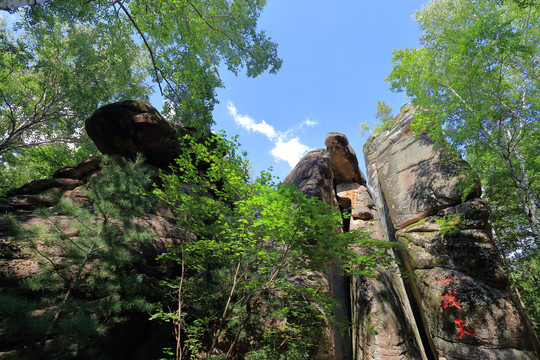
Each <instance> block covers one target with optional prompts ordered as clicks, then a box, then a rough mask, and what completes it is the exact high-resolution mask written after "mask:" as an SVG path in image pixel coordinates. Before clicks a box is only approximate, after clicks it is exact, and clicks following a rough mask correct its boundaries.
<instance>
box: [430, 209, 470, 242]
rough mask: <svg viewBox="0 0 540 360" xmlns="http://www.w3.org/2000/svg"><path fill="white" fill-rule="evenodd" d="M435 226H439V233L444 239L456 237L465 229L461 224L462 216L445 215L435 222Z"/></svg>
mask: <svg viewBox="0 0 540 360" xmlns="http://www.w3.org/2000/svg"><path fill="white" fill-rule="evenodd" d="M435 224H439V225H440V226H441V229H440V230H439V231H440V233H441V235H442V236H444V237H454V236H457V235H459V232H460V231H461V230H463V229H464V227H465V226H464V223H463V214H450V215H445V216H443V217H441V218H440V219H438V220H436V221H435Z"/></svg>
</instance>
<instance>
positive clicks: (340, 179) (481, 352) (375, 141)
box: [0, 101, 540, 360]
mask: <svg viewBox="0 0 540 360" xmlns="http://www.w3.org/2000/svg"><path fill="white" fill-rule="evenodd" d="M413 119H414V109H413V108H412V107H410V106H405V107H404V108H403V109H402V111H401V113H400V114H399V116H398V118H397V119H396V124H395V125H394V126H393V127H392V128H391V129H389V130H387V131H385V132H383V133H381V134H379V135H377V136H372V137H371V138H370V139H369V140H368V142H367V143H366V145H365V146H364V155H365V159H366V164H367V178H368V180H369V184H370V186H369V187H368V185H367V183H366V178H365V177H364V175H363V174H362V172H361V171H360V169H359V167H358V160H357V156H356V154H355V152H354V150H353V149H352V147H351V146H350V144H349V141H348V139H347V137H346V136H345V135H343V134H339V133H329V134H327V135H326V138H325V145H326V148H325V149H317V150H312V151H310V152H309V153H307V154H306V155H305V156H304V157H303V158H302V159H301V160H300V162H299V163H298V164H297V165H296V167H295V168H294V169H293V170H292V171H291V173H290V174H289V175H288V176H287V177H286V178H285V181H284V182H285V183H293V184H295V185H296V186H297V188H298V189H299V191H301V192H303V193H305V194H306V195H308V196H310V197H318V198H320V199H321V200H323V201H324V202H326V203H327V204H329V205H330V206H331V207H334V208H338V207H339V208H340V209H341V210H343V211H347V212H350V215H351V216H350V218H348V219H344V221H343V227H342V229H336V231H357V230H362V231H369V232H371V234H372V237H373V238H376V239H378V240H380V241H385V242H388V241H391V242H394V243H396V244H400V246H395V247H394V249H393V250H391V251H389V253H388V254H389V256H390V257H394V258H395V259H397V260H399V263H400V265H401V266H400V267H398V265H393V266H378V267H377V268H376V276H374V277H364V276H355V277H351V278H349V277H344V276H343V275H340V274H339V272H337V271H329V272H328V273H327V274H325V275H326V279H325V280H321V281H325V285H326V284H327V283H328V284H329V285H330V291H331V292H332V295H333V296H334V298H335V299H336V300H337V301H338V303H339V304H340V307H341V308H340V309H339V311H340V312H341V315H343V316H344V317H346V318H347V319H349V320H350V323H351V327H350V329H347V331H345V332H341V331H340V329H338V328H331V327H327V328H326V329H325V331H322V332H321V334H322V335H321V344H322V345H321V347H320V348H319V350H320V351H319V354H318V355H319V357H320V358H321V359H328V360H330V359H336V360H337V359H339V360H341V359H366V360H367V359H369V360H376V359H380V360H394V359H395V360H398V359H400V360H401V359H407V360H409V359H410V360H416V359H419V360H420V359H422V360H424V359H426V360H427V359H429V360H431V359H445V360H461V359H475V360H476V359H479V360H484V359H486V360H487V359H489V360H503V359H504V360H506V359H519V360H521V359H523V360H532V359H539V354H540V347H539V345H538V339H537V338H536V335H535V333H534V330H532V327H531V326H530V322H529V320H528V318H527V317H526V315H525V314H524V311H523V309H522V305H521V304H520V302H519V300H518V297H517V296H516V294H514V292H513V291H512V290H511V288H510V287H509V282H508V278H507V276H506V274H505V272H504V270H503V267H502V264H501V259H500V256H499V254H498V252H497V249H496V247H495V246H494V244H493V241H492V237H491V230H490V227H489V221H488V220H489V211H488V207H487V205H486V204H485V203H484V201H483V200H482V199H481V198H480V195H481V189H480V186H479V185H478V182H476V186H473V187H472V188H470V187H469V190H468V192H467V193H465V194H463V193H462V191H461V190H460V186H459V184H460V181H461V180H462V179H464V178H466V177H469V176H471V175H470V171H469V170H470V169H469V167H468V165H467V163H466V162H464V161H463V160H461V159H455V160H454V161H451V162H447V161H443V156H442V154H441V152H440V151H439V150H436V149H435V148H434V146H433V141H432V140H431V138H430V135H429V134H427V133H424V134H420V135H419V136H415V135H414V134H412V133H411V131H410V123H411V122H412V121H413ZM86 126H87V131H88V133H89V135H90V136H91V138H92V139H93V140H94V141H95V143H96V145H97V146H98V148H99V149H100V150H101V151H102V152H103V153H104V154H110V155H122V156H125V157H128V158H135V157H136V156H137V154H139V153H140V154H143V155H144V156H145V158H146V159H147V161H148V163H150V164H151V165H153V166H155V167H157V168H160V169H168V168H169V166H170V165H171V164H172V163H173V162H174V159H175V158H176V157H178V156H179V155H180V154H181V148H182V144H181V141H182V140H181V139H180V138H179V136H180V137H181V136H182V135H185V134H189V133H190V132H191V130H189V129H183V128H180V127H176V126H174V125H171V124H170V123H168V122H167V121H165V119H164V118H163V117H162V116H161V115H160V114H159V112H157V111H156V110H155V109H154V108H152V107H151V106H149V105H146V104H144V103H141V102H137V101H126V102H121V103H115V104H110V105H107V106H104V107H103V108H101V109H99V110H98V111H96V113H95V114H94V115H93V116H92V117H91V118H89V119H88V120H87V122H86ZM101 161H102V157H101V156H97V157H93V158H90V159H88V160H86V161H84V162H83V163H81V164H79V165H77V166H71V167H66V168H63V169H60V170H58V171H57V172H56V173H55V174H54V175H53V177H52V178H51V179H42V180H36V181H34V182H32V183H29V184H27V185H25V186H23V187H21V188H20V189H17V190H15V191H13V192H12V193H11V194H10V196H9V197H6V198H0V213H8V214H11V215H12V216H14V217H15V218H16V219H18V220H19V221H20V222H21V223H22V224H23V226H25V227H31V226H33V225H39V224H40V222H43V219H42V218H41V217H39V216H38V215H37V214H36V212H35V210H36V208H38V207H45V208H47V207H48V208H52V207H53V206H54V204H55V203H56V201H57V199H58V198H59V197H66V198H69V199H71V200H73V201H75V202H79V203H83V204H85V203H87V202H88V198H87V197H86V194H85V191H84V189H85V187H86V186H87V184H88V180H89V179H90V178H91V177H93V176H97V175H99V173H100V171H101V169H100V163H101ZM473 183H474V182H473ZM170 215H171V214H170V211H168V210H167V209H164V208H162V209H158V210H156V211H155V213H152V214H147V215H146V216H145V217H144V219H142V218H141V219H140V220H141V221H144V222H145V223H146V224H148V225H149V226H151V227H152V228H153V229H154V231H155V233H156V235H157V236H156V238H155V240H154V241H153V243H152V245H151V246H150V248H148V249H143V250H142V251H144V254H145V256H146V257H148V259H152V258H154V257H155V255H156V254H159V253H162V252H163V251H166V246H167V245H168V244H173V243H178V242H181V241H186V239H188V238H189V236H188V235H187V234H186V233H185V232H184V231H183V230H182V229H181V228H179V227H178V226H176V225H174V223H173V222H170V221H169V217H170ZM56 220H58V221H60V222H61V221H64V220H65V219H61V215H58V219H56ZM53 222H54V221H53ZM7 227H8V225H7V223H6V222H2V221H0V295H1V294H3V293H7V292H12V291H14V290H13V289H14V284H15V283H16V282H17V281H20V280H21V279H24V278H26V277H28V276H29V275H31V274H34V273H36V272H37V271H38V264H37V261H36V259H35V258H33V257H31V256H29V254H28V252H27V251H25V249H24V248H22V247H20V246H19V245H18V244H16V243H15V242H13V241H10V240H9V239H8V237H7V235H6V234H7V231H8V229H7ZM69 236H70V239H71V240H76V237H77V234H76V233H73V234H69ZM355 251H357V252H359V253H361V252H362V251H364V250H363V249H362V248H361V247H358V248H356V249H355ZM329 260H331V259H329ZM149 271H151V269H150V270H149ZM292 278H296V279H297V280H298V279H299V278H301V276H300V275H298V274H292V275H291V279H292ZM300 280H302V279H300ZM326 282H327V283H326ZM139 315H140V314H139ZM152 326H153V325H152V324H150V323H149V322H148V321H147V317H145V316H143V317H142V318H141V317H140V316H133V318H132V319H131V320H129V322H128V323H127V326H124V327H123V328H120V329H117V330H115V331H116V332H115V333H114V334H111V339H114V343H115V344H114V346H111V344H108V345H107V344H105V346H104V352H103V353H102V354H99V355H100V356H104V357H105V358H129V359H146V358H153V357H154V356H158V355H159V353H160V352H161V346H159V344H160V339H159V338H160V336H161V334H162V333H160V330H159V329H155V328H152ZM1 335H2V334H0V336H1ZM27 340H28V342H30V343H31V342H34V344H35V343H36V342H39V341H40V339H27ZM133 344H135V346H134V345H133ZM6 349H7V350H6ZM8 350H9V344H8V345H6V344H5V343H3V342H1V341H0V358H2V356H3V354H4V353H3V352H4V351H8Z"/></svg>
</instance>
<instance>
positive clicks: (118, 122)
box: [85, 100, 191, 170]
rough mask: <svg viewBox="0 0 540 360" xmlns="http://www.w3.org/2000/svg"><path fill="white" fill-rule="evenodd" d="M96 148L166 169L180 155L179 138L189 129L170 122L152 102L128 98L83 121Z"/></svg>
mask: <svg viewBox="0 0 540 360" xmlns="http://www.w3.org/2000/svg"><path fill="white" fill-rule="evenodd" d="M85 126H86V132H87V133H88V136H90V138H91V139H92V141H94V143H95V144H96V146H97V148H98V149H99V151H101V152H102V153H103V154H108V155H122V156H125V157H127V158H131V159H133V158H135V157H136V156H137V154H142V155H144V157H145V158H146V159H147V161H148V162H149V163H150V164H152V165H154V166H156V167H158V168H161V169H165V170H168V168H169V166H170V165H171V164H173V163H174V159H176V158H177V157H178V156H179V155H180V154H181V140H180V138H181V137H182V136H184V135H185V134H188V133H191V130H190V129H187V128H183V127H181V126H177V125H174V124H171V123H170V122H168V121H167V120H165V118H164V117H163V116H162V115H161V114H160V113H159V112H158V111H157V110H156V109H155V108H154V107H152V106H151V105H148V104H146V103H143V102H141V101H136V100H127V101H122V102H117V103H113V104H109V105H105V106H102V107H101V108H99V109H98V110H96V112H94V114H92V116H91V117H90V118H88V119H87V120H86V122H85Z"/></svg>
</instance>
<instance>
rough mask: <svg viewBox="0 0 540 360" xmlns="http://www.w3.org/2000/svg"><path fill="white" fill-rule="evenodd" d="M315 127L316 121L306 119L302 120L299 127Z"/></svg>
mask: <svg viewBox="0 0 540 360" xmlns="http://www.w3.org/2000/svg"><path fill="white" fill-rule="evenodd" d="M315 125H317V122H316V121H313V120H311V119H310V118H306V120H304V122H303V123H302V124H301V125H300V129H301V128H303V127H304V126H306V127H312V126H315Z"/></svg>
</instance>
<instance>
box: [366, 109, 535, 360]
mask: <svg viewBox="0 0 540 360" xmlns="http://www.w3.org/2000/svg"><path fill="white" fill-rule="evenodd" d="M413 117H414V109H413V108H412V107H410V106H405V107H404V108H403V109H402V111H401V113H400V114H399V115H398V118H397V124H396V125H395V126H394V127H393V128H392V129H390V130H388V131H385V132H383V133H382V134H380V135H378V136H377V137H372V138H370V139H369V140H368V142H367V143H366V145H365V146H364V153H365V157H366V165H367V168H368V178H369V182H370V184H371V187H372V189H373V190H374V192H376V193H377V196H376V200H377V203H378V204H377V205H379V206H381V208H382V209H383V210H384V211H383V212H382V213H383V216H387V217H388V218H389V226H388V227H389V228H388V233H389V234H390V236H391V237H394V239H395V240H396V241H398V242H399V243H401V244H402V245H403V249H402V250H401V251H400V252H399V255H400V258H401V260H402V263H403V266H404V268H405V269H406V270H407V271H408V272H409V273H410V276H409V277H408V278H407V280H406V282H405V286H406V290H407V292H406V295H407V299H408V302H409V303H410V305H411V308H412V309H413V311H414V313H415V320H414V321H415V326H416V327H417V328H418V329H419V331H420V335H421V339H422V344H421V346H422V348H423V349H424V351H425V353H426V356H427V358H432V359H439V358H441V359H442V358H445V359H447V360H450V359H455V360H458V359H500V360H502V359H538V340H537V339H536V336H535V334H534V331H532V329H531V327H530V326H529V325H528V324H529V321H528V319H527V318H526V316H525V315H524V313H523V309H522V307H521V305H520V303H519V301H518V299H517V297H516V296H515V294H514V293H513V291H512V290H511V289H510V287H509V286H508V278H507V276H506V274H505V272H504V270H503V268H502V264H501V259H500V256H499V254H498V252H497V249H496V248H495V246H494V244H493V241H492V238H491V230H490V228H489V224H488V216H489V212H488V208H487V205H486V204H485V203H484V202H483V201H482V200H481V199H480V198H479V196H480V188H479V187H476V188H475V189H473V190H472V191H471V192H470V193H469V194H461V193H460V192H459V191H458V187H457V185H458V182H459V180H460V179H461V178H462V177H463V176H466V175H463V173H464V171H463V170H466V169H467V164H466V163H464V162H463V161H461V160H456V161H453V162H451V163H444V162H442V161H441V154H440V152H438V151H436V150H435V149H434V148H433V142H432V141H431V139H430V136H429V134H421V135H420V136H415V135H414V134H412V133H411V132H410V129H409V125H410V123H411V122H412V120H413ZM458 170H459V171H458ZM463 195H464V196H463ZM462 199H466V201H462ZM394 232H395V234H394Z"/></svg>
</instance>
